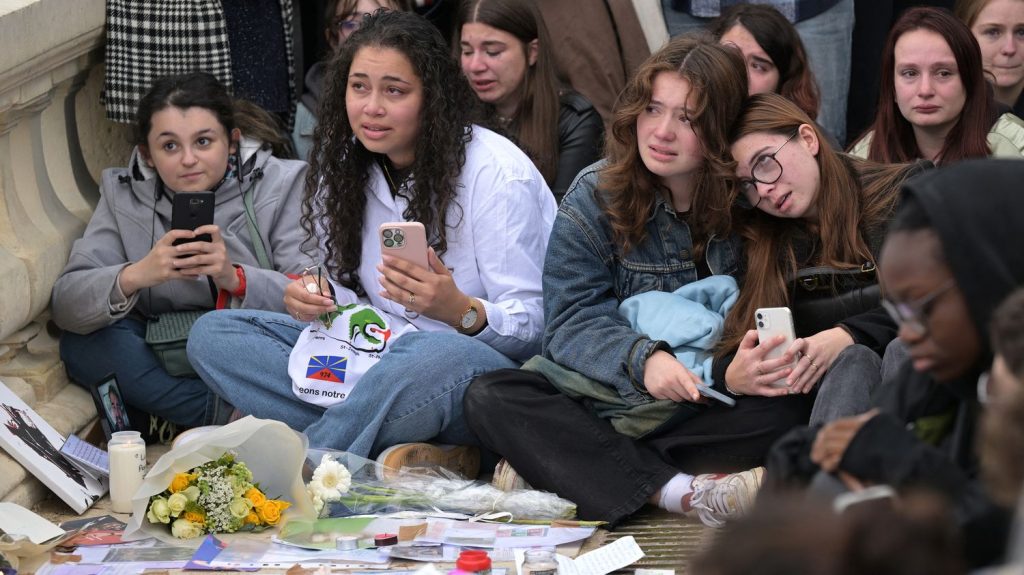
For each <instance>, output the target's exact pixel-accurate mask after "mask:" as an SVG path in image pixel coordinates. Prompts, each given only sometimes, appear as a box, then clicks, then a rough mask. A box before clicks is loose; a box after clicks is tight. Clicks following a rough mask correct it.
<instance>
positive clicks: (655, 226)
mask: <svg viewBox="0 0 1024 575" xmlns="http://www.w3.org/2000/svg"><path fill="white" fill-rule="evenodd" d="M745 96H746V73H745V72H744V69H743V60H742V58H741V56H740V54H739V52H738V51H736V50H734V49H731V48H726V47H724V46H722V45H720V44H718V43H716V42H714V41H713V40H711V39H709V38H695V37H688V36H680V37H677V38H674V39H672V40H671V41H670V42H669V43H668V44H666V45H665V46H664V47H662V48H661V49H660V50H659V51H658V52H656V53H654V54H652V55H651V56H650V57H649V58H648V59H647V60H646V61H645V62H644V63H643V64H641V66H640V67H639V69H638V70H637V73H636V75H635V76H634V77H633V78H632V79H631V80H630V82H629V84H627V86H626V89H625V91H624V92H623V93H622V95H621V96H620V98H619V100H618V102H617V103H616V107H615V113H614V121H613V123H612V128H611V130H610V131H609V134H608V138H607V141H606V148H607V154H608V156H607V159H606V160H604V161H602V162H600V163H598V164H594V165H593V166H591V167H589V168H587V169H586V170H584V171H583V172H582V173H581V175H580V177H578V178H577V179H576V182H575V184H574V186H573V187H572V189H570V191H569V193H568V194H567V195H566V197H565V199H564V200H563V201H562V203H561V205H560V206H559V211H558V215H557V217H556V219H555V225H554V229H553V231H552V233H551V240H550V246H549V249H548V253H547V256H546V258H545V262H544V307H545V315H546V317H547V326H546V332H545V338H544V341H545V346H544V357H542V358H533V359H532V360H531V364H532V366H533V367H532V368H531V369H525V368H524V369H516V370H502V371H497V372H494V373H490V374H487V375H484V376H482V377H478V378H477V379H476V380H475V381H474V382H473V384H472V385H471V386H470V387H469V389H468V390H467V392H466V398H465V411H466V419H467V422H468V423H469V425H470V427H471V428H472V429H473V430H474V431H475V432H476V433H477V435H478V436H479V437H480V440H481V441H482V442H483V444H484V445H485V446H487V447H488V448H489V449H491V450H492V451H494V452H496V453H499V454H501V455H502V456H504V457H505V459H506V461H507V463H508V464H510V465H511V467H512V468H513V469H514V470H515V471H517V472H518V473H520V474H521V475H522V477H523V479H525V480H526V481H528V482H529V483H530V485H533V486H534V487H536V488H538V489H544V490H548V491H553V492H555V493H558V494H559V495H561V496H563V497H566V498H568V499H570V500H572V501H573V502H575V503H576V504H577V506H578V514H579V516H580V517H581V518H583V519H597V520H603V521H608V522H611V523H612V524H615V523H617V522H619V521H621V520H622V519H624V518H626V517H628V516H629V515H630V514H631V513H633V512H635V511H636V510H637V509H639V508H640V507H642V506H643V505H644V504H645V503H648V502H649V503H651V504H653V505H658V506H659V507H661V508H663V509H666V510H669V511H671V512H674V513H681V514H687V515H690V516H696V517H698V518H700V519H701V520H702V521H704V522H705V523H706V524H708V525H713V526H720V525H722V524H723V522H724V521H725V520H727V519H729V518H730V517H735V516H737V515H740V514H742V513H744V512H745V510H746V509H748V508H749V506H750V505H751V504H752V503H753V498H754V496H755V495H756V493H757V489H758V487H759V485H760V478H761V476H762V473H763V469H761V468H760V467H759V466H760V465H761V463H762V461H763V455H764V453H765V452H766V450H767V449H768V446H770V445H771V443H772V442H773V441H774V440H775V439H776V438H777V437H778V436H779V435H780V434H781V433H785V431H787V430H789V429H790V428H791V427H792V426H793V425H797V424H798V422H803V421H805V420H806V410H805V409H804V406H803V401H801V398H797V397H776V398H767V397H747V398H741V399H740V400H738V401H736V402H734V403H735V406H729V405H727V404H726V403H722V402H720V401H718V400H714V401H707V400H704V399H703V398H702V396H701V395H700V390H701V389H703V388H704V386H705V385H708V382H710V377H709V374H708V372H707V369H706V367H707V365H708V364H709V363H710V362H711V361H710V354H709V353H708V351H709V350H708V349H707V347H708V346H710V345H711V343H712V342H713V341H714V339H715V338H716V337H717V335H718V333H720V327H721V321H722V320H721V315H720V314H718V317H717V318H716V321H715V322H713V323H712V322H710V321H709V320H708V319H707V313H709V311H708V310H706V309H702V310H701V311H702V312H705V313H693V314H691V315H689V316H688V317H687V319H686V320H685V321H672V320H671V319H665V322H666V323H670V324H672V325H673V326H678V327H680V328H687V329H689V328H691V327H692V326H700V327H697V328H696V329H695V331H697V332H699V333H700V336H699V337H698V339H701V340H702V341H704V342H705V343H704V348H703V350H702V351H701V352H700V353H694V352H693V351H692V350H693V349H696V348H697V347H698V346H699V345H701V344H700V343H699V342H692V343H694V347H693V348H690V349H688V350H687V351H678V350H677V349H676V348H675V347H674V346H679V339H683V337H682V334H681V333H679V332H676V333H675V334H673V335H675V336H677V337H675V338H673V337H669V336H668V335H665V337H660V336H658V335H652V334H654V333H657V332H656V331H655V330H652V329H650V327H653V326H651V324H647V326H644V325H641V324H640V323H637V324H634V323H633V322H631V321H630V320H629V319H628V318H627V317H626V316H625V315H624V314H623V313H622V312H621V310H622V309H623V308H622V307H620V306H626V305H627V304H628V302H637V303H639V301H638V300H645V301H648V302H652V304H651V305H652V307H653V308H655V309H656V312H655V313H654V315H656V316H660V317H665V316H669V315H670V314H669V313H668V311H669V310H668V309H666V307H665V306H664V305H663V304H665V303H667V302H669V301H672V302H675V303H676V304H677V305H678V304H679V299H685V296H683V295H681V292H688V293H690V295H691V298H693V300H696V298H695V297H694V296H695V295H697V294H696V293H695V292H696V290H706V291H705V292H704V293H709V294H718V295H720V296H721V297H720V299H721V300H729V301H730V302H731V300H732V299H733V298H734V297H735V290H722V289H721V288H719V289H716V288H715V287H714V286H721V285H723V284H727V285H731V286H732V288H735V286H736V284H735V281H734V280H733V276H735V275H736V274H737V272H738V266H739V265H740V258H741V257H742V253H741V247H740V245H739V242H738V241H737V238H736V237H735V236H733V235H731V234H729V233H728V231H727V227H728V222H727V217H728V213H729V188H728V182H729V178H728V176H729V169H730V167H731V166H730V163H729V161H728V149H727V146H728V142H727V139H726V136H727V132H728V128H729V125H730V123H731V122H732V120H733V119H734V118H735V117H736V115H737V114H738V113H739V111H740V109H741V105H742V102H743V98H744V97H745ZM677 298H679V299H677ZM693 300H688V301H693ZM640 305H641V306H643V305H644V304H643V303H640ZM675 309H679V308H675ZM689 309H690V310H691V311H693V307H690V308H689ZM715 309H716V310H717V309H718V308H717V306H715ZM716 313H717V312H716ZM698 318H699V319H698ZM705 327H706V328H707V333H705V332H704V328H705ZM691 335H692V333H691ZM705 335H706V336H707V337H706V339H705V338H704V336H705ZM668 339H673V342H674V343H672V344H671V345H670V343H669V342H668V341H665V340H668ZM681 356H682V357H681ZM690 356H699V357H700V358H701V359H699V360H696V361H693V360H691V361H690V363H689V364H686V363H684V361H685V360H684V359H683V357H690ZM577 383H579V384H580V385H583V386H587V387H586V388H585V389H587V390H589V391H590V392H591V393H592V395H589V396H588V395H583V394H580V393H577V392H576V390H577V389H578V387H577V386H576V384H577ZM715 387H720V386H717V384H716V385H715ZM594 390H597V391H596V392H595V391H594ZM594 396H596V397H597V398H596V399H595V398H594ZM588 398H589V399H588ZM616 403H617V404H618V405H620V406H621V405H622V404H625V405H627V406H628V407H627V408H626V409H625V410H622V411H625V412H626V413H622V412H621V411H620V412H619V413H618V414H616V410H615V409H614V406H615V404H616ZM607 404H612V406H611V407H612V409H605V407H606V405H607ZM631 407H635V408H637V411H638V413H629V412H630V408H631ZM645 412H646V416H645Z"/></svg>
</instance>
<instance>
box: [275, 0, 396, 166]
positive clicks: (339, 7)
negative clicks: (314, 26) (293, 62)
mask: <svg viewBox="0 0 1024 575" xmlns="http://www.w3.org/2000/svg"><path fill="white" fill-rule="evenodd" d="M380 9H384V10H401V9H402V7H401V5H400V4H399V0H329V1H328V2H327V6H326V8H325V10H324V20H325V21H326V22H327V25H326V26H325V27H324V38H326V40H327V46H328V49H329V52H328V53H327V54H326V55H325V56H324V59H323V60H321V61H319V62H317V63H316V64H313V65H312V66H311V67H310V68H309V71H308V72H306V80H305V87H304V90H303V92H302V96H301V97H300V98H299V103H298V105H297V106H296V107H295V125H294V127H293V128H292V142H293V143H294V145H295V154H296V156H298V157H299V158H300V159H303V160H308V159H309V152H310V150H311V149H312V148H313V131H314V130H316V122H317V117H318V116H319V107H320V95H321V93H322V92H323V84H324V76H325V74H326V66H327V63H328V62H329V61H330V60H331V58H332V57H334V55H335V54H337V53H338V49H339V48H340V47H341V45H342V44H344V43H345V40H348V37H349V36H351V35H352V33H353V32H355V31H356V30H358V29H359V26H360V24H362V22H363V16H364V15H366V14H371V13H373V12H374V11H376V10H380Z"/></svg>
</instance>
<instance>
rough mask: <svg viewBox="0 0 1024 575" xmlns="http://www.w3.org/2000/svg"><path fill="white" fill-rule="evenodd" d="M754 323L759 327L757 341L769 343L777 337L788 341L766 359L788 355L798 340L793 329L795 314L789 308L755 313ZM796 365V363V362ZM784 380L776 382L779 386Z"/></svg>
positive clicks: (769, 309)
mask: <svg viewBox="0 0 1024 575" xmlns="http://www.w3.org/2000/svg"><path fill="white" fill-rule="evenodd" d="M754 322H755V324H756V325H757V340H758V341H768V340H770V339H772V338H774V337H775V336H777V335H782V336H784V337H785V338H786V339H785V341H783V342H782V343H780V344H779V345H778V346H776V347H775V348H773V349H772V350H771V351H770V352H768V353H767V354H766V355H765V359H778V358H779V357H782V354H784V353H786V350H787V349H789V346H790V345H791V344H792V343H793V340H795V339H796V333H795V330H794V329H793V314H792V313H791V312H790V311H789V308H788V307H763V308H758V309H757V311H755V312H754ZM794 363H795V362H794ZM781 382H784V380H779V381H776V382H775V384H776V385H778V384H780V383H781Z"/></svg>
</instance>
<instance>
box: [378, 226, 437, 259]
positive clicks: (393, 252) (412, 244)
mask: <svg viewBox="0 0 1024 575" xmlns="http://www.w3.org/2000/svg"><path fill="white" fill-rule="evenodd" d="M378 232H379V235H380V253H381V254H387V255H390V256H394V257H396V258H401V259H403V260H405V261H407V262H412V263H414V264H416V265H418V266H420V267H421V268H423V269H425V270H429V269H430V263H429V260H428V258H427V232H426V230H425V229H424V228H423V224H421V223H420V222H385V223H383V224H381V225H380V228H379V230H378Z"/></svg>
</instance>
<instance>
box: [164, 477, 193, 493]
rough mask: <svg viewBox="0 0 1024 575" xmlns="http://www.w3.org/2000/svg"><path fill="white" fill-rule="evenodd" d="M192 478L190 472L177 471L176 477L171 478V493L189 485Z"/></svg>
mask: <svg viewBox="0 0 1024 575" xmlns="http://www.w3.org/2000/svg"><path fill="white" fill-rule="evenodd" d="M191 478H192V476H191V475H189V474H188V473H176V474H175V475H174V479H172V480H171V486H170V488H169V489H170V491H171V493H177V492H179V491H181V490H182V489H185V488H186V487H188V484H189V482H190V481H191Z"/></svg>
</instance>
